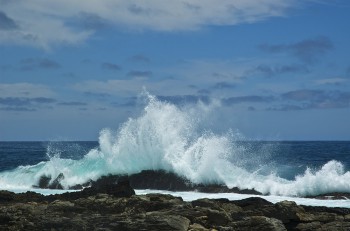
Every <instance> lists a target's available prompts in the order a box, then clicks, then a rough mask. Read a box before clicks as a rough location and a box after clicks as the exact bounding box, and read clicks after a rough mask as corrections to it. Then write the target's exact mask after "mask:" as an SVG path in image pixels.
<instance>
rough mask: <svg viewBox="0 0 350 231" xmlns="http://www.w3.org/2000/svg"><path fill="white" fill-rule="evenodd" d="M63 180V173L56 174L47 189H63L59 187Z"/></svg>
mask: <svg viewBox="0 0 350 231" xmlns="http://www.w3.org/2000/svg"><path fill="white" fill-rule="evenodd" d="M63 179H64V175H63V173H60V174H58V176H57V177H56V179H55V180H54V181H53V182H52V183H51V184H49V186H48V188H49V189H63V187H62V185H61V181H62V180H63Z"/></svg>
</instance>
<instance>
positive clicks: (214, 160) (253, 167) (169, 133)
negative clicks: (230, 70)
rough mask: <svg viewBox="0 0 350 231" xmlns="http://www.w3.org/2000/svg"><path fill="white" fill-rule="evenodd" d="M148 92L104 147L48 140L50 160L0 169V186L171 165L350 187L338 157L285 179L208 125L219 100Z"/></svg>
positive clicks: (211, 175)
mask: <svg viewBox="0 0 350 231" xmlns="http://www.w3.org/2000/svg"><path fill="white" fill-rule="evenodd" d="M145 95H146V99H147V103H146V106H145V107H144V110H143V111H142V113H141V115H140V116H139V117H136V118H129V119H128V120H127V121H126V122H125V123H123V124H122V125H121V126H120V128H119V130H118V131H111V130H109V129H103V130H102V131H101V132H100V137H99V147H97V148H95V149H92V150H90V151H88V152H87V154H86V155H84V156H83V157H82V158H80V159H74V158H63V157H62V156H61V155H60V152H61V151H60V149H59V148H58V149H56V148H54V147H52V146H49V148H48V151H47V155H48V156H49V158H50V159H49V160H48V161H46V162H40V163H38V164H36V165H31V166H19V167H17V168H15V169H13V170H10V171H5V172H1V173H0V188H1V189H31V188H32V187H33V185H37V184H38V182H39V179H40V177H42V176H48V177H51V181H53V180H54V179H55V178H56V177H57V176H58V175H59V174H60V173H63V175H64V179H63V180H62V181H61V184H62V186H63V187H65V188H68V187H69V186H73V185H76V184H81V183H85V182H87V181H89V180H91V179H92V180H96V179H98V178H99V177H101V176H103V175H108V174H133V173H138V172H140V171H142V170H165V171H169V172H173V173H175V174H177V175H179V176H182V177H185V178H187V179H188V180H190V181H192V182H193V183H204V184H210V183H222V184H226V185H227V186H228V187H239V188H241V189H252V188H254V189H255V190H257V191H260V192H262V193H264V194H272V195H285V196H307V195H316V194H321V193H328V192H350V184H349V183H348V182H350V173H349V172H347V171H345V170H344V166H343V165H342V163H340V162H337V161H330V162H328V163H326V164H325V165H323V166H322V167H321V168H319V169H314V170H312V169H307V170H306V171H305V172H304V173H303V174H299V175H298V176H296V177H295V179H291V180H287V179H284V178H282V177H280V176H278V169H274V168H273V165H270V164H268V161H270V160H271V159H273V158H271V156H269V155H268V154H266V153H267V152H266V150H265V151H264V152H260V150H256V149H252V148H249V145H248V144H247V143H245V142H242V141H241V139H242V136H240V135H237V134H236V133H235V132H232V130H229V131H228V132H226V133H223V134H217V133H214V132H212V131H210V130H209V129H208V128H207V127H206V126H205V125H203V121H206V118H205V115H206V114H209V115H210V111H211V110H212V109H213V108H214V109H215V106H217V105H214V106H213V105H209V106H207V105H205V104H202V103H198V104H197V105H192V107H191V108H189V107H188V106H186V105H184V106H182V107H179V106H176V105H174V104H171V103H169V102H162V101H159V100H157V98H156V97H154V96H152V95H149V94H145ZM73 156H74V155H73ZM272 157H273V156H272Z"/></svg>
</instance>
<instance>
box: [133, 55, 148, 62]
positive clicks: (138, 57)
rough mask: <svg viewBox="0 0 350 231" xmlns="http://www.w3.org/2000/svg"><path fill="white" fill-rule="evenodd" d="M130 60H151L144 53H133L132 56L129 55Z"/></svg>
mask: <svg viewBox="0 0 350 231" xmlns="http://www.w3.org/2000/svg"><path fill="white" fill-rule="evenodd" d="M130 61H132V62H135V63H149V62H150V61H151V59H150V58H148V57H147V56H145V55H141V54H138V55H133V56H132V57H130Z"/></svg>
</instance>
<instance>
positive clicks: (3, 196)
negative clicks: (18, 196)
mask: <svg viewBox="0 0 350 231" xmlns="http://www.w3.org/2000/svg"><path fill="white" fill-rule="evenodd" d="M14 199H15V193H13V192H9V191H5V190H1V191H0V203H1V202H9V201H12V200H14Z"/></svg>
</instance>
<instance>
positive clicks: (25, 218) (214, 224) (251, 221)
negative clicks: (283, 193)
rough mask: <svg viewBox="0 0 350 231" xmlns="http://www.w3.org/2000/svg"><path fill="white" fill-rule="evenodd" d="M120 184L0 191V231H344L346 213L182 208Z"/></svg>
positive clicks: (258, 204)
mask: <svg viewBox="0 0 350 231" xmlns="http://www.w3.org/2000/svg"><path fill="white" fill-rule="evenodd" d="M125 179H128V178H119V179H118V180H117V182H118V183H117V184H115V182H116V181H114V180H113V179H112V178H109V179H106V181H105V182H104V183H103V184H102V183H101V184H99V185H93V186H91V187H90V188H86V189H84V190H82V191H78V192H72V193H63V194H59V195H49V196H43V195H41V194H38V193H34V192H26V193H20V194H15V193H11V192H7V191H0V230H121V231H130V230H132V231H136V230H191V231H209V230H211V231H212V230H220V231H221V230H222V231H231V230H249V231H250V230H259V231H260V230H262V231H264V230H266V231H267V230H268V231H270V230H276V231H277V230H287V229H288V230H301V231H304V230H350V209H346V208H325V207H311V206H299V205H297V204H295V203H294V202H290V201H282V202H279V203H276V204H273V203H270V202H268V201H266V200H264V199H262V198H259V197H255V198H247V199H244V200H239V201H229V200H227V199H199V200H195V201H192V202H186V201H183V200H182V198H181V197H175V196H172V195H164V194H148V195H135V194H134V191H133V189H132V188H131V187H130V184H129V183H128V181H126V180H125ZM107 181H110V182H111V184H110V185H106V184H105V183H106V182H107Z"/></svg>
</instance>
